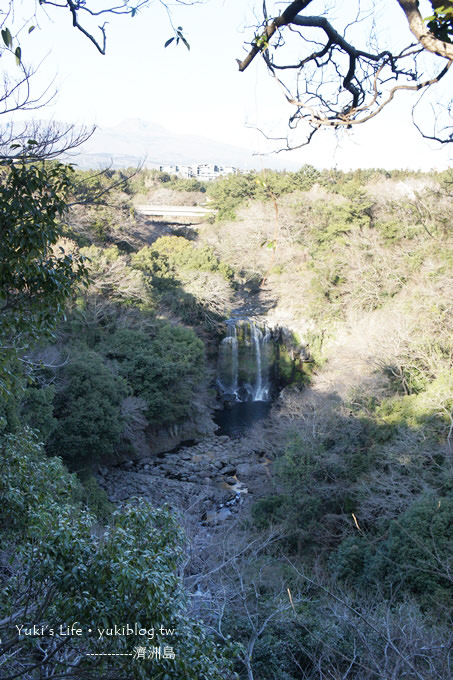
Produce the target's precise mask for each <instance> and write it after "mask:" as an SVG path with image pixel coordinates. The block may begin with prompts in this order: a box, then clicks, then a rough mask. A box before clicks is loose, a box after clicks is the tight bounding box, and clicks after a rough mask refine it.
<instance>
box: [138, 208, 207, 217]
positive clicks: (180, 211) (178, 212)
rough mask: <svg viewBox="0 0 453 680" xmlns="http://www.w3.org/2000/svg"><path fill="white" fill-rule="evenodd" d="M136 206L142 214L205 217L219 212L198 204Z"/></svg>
mask: <svg viewBox="0 0 453 680" xmlns="http://www.w3.org/2000/svg"><path fill="white" fill-rule="evenodd" d="M134 208H135V210H136V211H137V212H138V213H140V214H141V215H150V216H154V217H167V216H168V217H203V216H205V215H215V213H216V212H217V210H214V209H213V208H203V207H201V206H198V205H135V206H134Z"/></svg>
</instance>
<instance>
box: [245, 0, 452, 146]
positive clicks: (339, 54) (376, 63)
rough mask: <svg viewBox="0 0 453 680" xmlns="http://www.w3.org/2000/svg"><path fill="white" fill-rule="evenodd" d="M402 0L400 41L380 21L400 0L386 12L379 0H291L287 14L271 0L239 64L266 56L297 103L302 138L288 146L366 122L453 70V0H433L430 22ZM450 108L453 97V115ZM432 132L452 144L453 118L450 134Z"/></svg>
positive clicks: (412, 2) (293, 124)
mask: <svg viewBox="0 0 453 680" xmlns="http://www.w3.org/2000/svg"><path fill="white" fill-rule="evenodd" d="M396 2H397V3H398V5H399V6H400V8H401V10H402V14H401V26H399V28H401V31H399V33H401V32H404V34H405V35H404V40H405V41H406V43H404V42H401V41H400V40H398V41H395V40H393V41H392V44H390V45H389V46H387V39H386V38H384V37H383V36H384V30H383V28H382V26H380V21H381V20H382V18H383V20H384V21H385V19H386V18H387V20H388V21H389V22H391V21H392V19H391V18H390V16H389V11H390V10H392V7H391V6H390V5H391V4H392V3H393V0H392V2H391V3H387V6H386V7H385V8H384V10H383V11H382V8H381V7H379V11H378V7H377V4H375V3H374V2H360V1H357V2H354V3H346V4H345V3H339V2H324V3H321V2H318V1H317V0H297V1H296V2H290V3H284V4H285V5H286V6H285V9H284V11H283V12H281V13H279V14H276V12H277V9H278V3H274V4H275V5H276V7H275V8H274V7H273V8H272V10H273V12H275V13H268V10H267V5H266V2H265V1H264V3H263V14H264V18H263V20H262V23H261V25H260V26H258V27H257V29H256V32H255V36H254V38H253V39H252V41H251V42H250V43H249V45H250V50H249V52H248V54H247V55H246V57H245V58H244V59H241V60H238V64H239V70H240V71H245V70H246V69H247V68H248V66H249V65H250V64H251V62H252V61H253V59H254V58H255V57H256V56H257V55H261V57H262V58H263V59H264V61H265V63H266V65H267V68H268V71H269V73H270V74H271V76H272V77H273V78H275V80H276V81H277V83H278V85H279V86H280V88H281V89H282V91H283V94H284V96H285V97H286V99H287V101H288V102H289V103H290V104H292V105H293V106H294V107H295V109H294V112H293V114H292V115H291V117H290V119H289V127H290V129H291V130H294V129H296V128H298V132H299V134H300V136H301V138H302V141H301V142H297V143H296V142H292V141H291V140H290V138H289V137H288V138H287V140H286V145H287V147H288V148H295V147H297V146H303V145H304V144H308V143H309V142H310V140H311V139H312V138H313V135H314V134H315V133H316V132H317V131H319V130H320V129H321V128H323V127H332V128H335V129H338V128H350V127H351V126H353V125H357V124H361V123H365V122H366V121H368V120H370V119H371V118H374V117H375V116H376V115H378V114H379V113H380V112H381V111H382V110H383V108H384V107H385V106H387V104H389V103H390V102H391V101H392V100H393V99H394V97H395V96H396V95H397V94H399V93H401V92H403V91H406V92H407V91H411V92H413V93H420V94H422V93H423V92H424V91H426V90H429V89H430V88H431V87H432V86H434V85H435V84H437V83H438V82H439V81H441V80H443V79H444V78H445V77H446V76H447V74H448V72H449V70H450V67H451V64H452V63H453V43H452V33H453V30H452V19H451V14H450V6H451V4H452V3H451V2H447V3H445V2H442V3H439V2H435V1H433V2H431V5H432V8H433V12H434V13H435V14H434V16H433V18H431V21H430V20H429V19H430V18H428V19H426V18H424V17H423V16H422V14H421V10H420V8H419V3H418V1H417V0H396ZM393 4H394V3H393ZM379 5H382V3H379ZM444 6H445V7H444ZM312 7H313V8H315V7H316V10H315V11H316V14H315V15H313V16H309V15H308V14H307V10H308V9H311V8H312ZM387 29H388V26H387ZM407 29H409V30H407ZM410 32H411V33H412V42H410ZM386 33H388V31H386ZM360 43H362V45H360ZM363 43H365V44H363ZM427 57H429V59H428V58H427ZM450 110H451V103H450V104H448V105H447V114H448V113H449V112H450ZM301 127H303V131H301V130H300V128H301ZM426 136H428V137H430V138H431V139H435V140H437V141H439V142H452V141H453V134H452V127H451V123H448V124H447V127H446V129H445V130H444V131H443V134H441V133H440V132H439V133H437V132H434V133H433V134H427V133H426Z"/></svg>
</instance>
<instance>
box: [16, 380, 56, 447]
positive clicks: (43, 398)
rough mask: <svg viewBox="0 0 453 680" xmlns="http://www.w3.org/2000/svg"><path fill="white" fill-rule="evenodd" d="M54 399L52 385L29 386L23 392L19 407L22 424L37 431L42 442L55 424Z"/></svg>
mask: <svg viewBox="0 0 453 680" xmlns="http://www.w3.org/2000/svg"><path fill="white" fill-rule="evenodd" d="M54 397H55V386H54V385H45V386H44V387H33V386H31V387H28V388H27V389H26V391H25V392H24V394H23V399H22V402H21V406H20V410H21V420H22V423H23V424H24V425H28V426H29V427H31V428H32V429H34V430H37V431H38V432H39V434H40V437H41V439H42V441H44V442H46V441H47V440H48V439H49V437H50V435H51V434H52V432H53V431H54V429H55V426H56V423H57V421H56V420H55V418H54V415H53V400H54Z"/></svg>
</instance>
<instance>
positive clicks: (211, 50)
mask: <svg viewBox="0 0 453 680" xmlns="http://www.w3.org/2000/svg"><path fill="white" fill-rule="evenodd" d="M94 1H95V0H94ZM272 4H277V6H278V4H279V3H270V2H269V3H268V7H269V8H271V6H272ZM318 4H319V3H318ZM331 4H333V3H331ZM24 5H25V6H26V5H27V1H26V2H24ZM339 5H342V6H343V7H345V6H347V5H348V3H345V2H344V1H343V2H340V3H338V2H337V3H336V6H337V7H338V6H339ZM253 6H255V7H258V10H259V9H260V8H261V2H260V1H257V2H253V0H208V2H206V3H205V4H199V5H196V6H193V7H181V6H175V7H174V8H173V12H174V21H175V24H176V25H179V24H180V25H182V27H183V28H184V33H185V35H186V36H187V39H188V41H189V43H190V45H191V50H190V52H188V51H187V50H186V48H185V47H184V46H182V45H180V46H179V47H178V48H176V47H175V46H174V45H171V46H169V47H168V48H167V49H164V42H165V40H166V39H167V38H169V37H171V35H172V32H171V28H170V26H169V23H168V18H167V16H166V14H165V11H164V9H163V7H162V6H161V5H160V4H159V3H158V2H154V3H152V4H151V6H150V7H149V8H147V9H143V10H142V11H141V12H140V14H139V15H138V16H137V17H135V18H130V17H121V18H115V17H112V18H111V19H109V25H108V27H107V32H108V47H107V55H106V56H101V55H100V54H98V53H97V52H96V50H95V49H94V47H93V46H92V45H91V44H90V43H89V42H88V41H87V40H86V38H84V36H82V35H81V34H80V33H78V32H77V31H75V30H74V29H72V27H71V20H70V16H69V13H64V12H63V11H62V10H60V11H56V10H53V11H52V10H51V11H49V15H50V16H51V17H53V19H54V21H53V22H51V21H46V20H45V18H43V19H42V20H41V22H40V29H41V30H35V31H33V33H31V34H30V35H29V36H28V35H27V36H26V37H24V38H23V40H22V46H23V53H24V56H25V60H26V59H27V54H30V56H31V57H32V60H33V62H34V63H36V61H37V59H38V58H39V59H41V58H44V57H45V58H44V62H43V64H42V65H41V67H40V73H39V76H38V77H37V78H36V82H37V83H38V82H39V83H42V84H44V83H46V82H48V80H49V78H52V77H55V78H56V80H55V82H56V85H57V86H58V90H59V93H58V96H57V99H56V101H55V103H54V104H53V105H52V106H51V107H49V108H48V109H47V111H46V112H44V111H42V112H40V115H45V116H46V117H53V118H55V119H57V120H65V121H71V122H76V123H84V124H88V125H90V124H91V123H96V124H97V125H98V126H100V127H104V126H110V125H113V124H115V123H118V122H120V121H121V120H123V119H125V118H131V117H134V118H141V119H143V120H146V121H151V122H155V123H159V124H161V125H164V126H165V127H166V128H168V129H169V130H171V131H174V132H178V133H193V134H198V135H202V136H205V137H208V138H212V139H216V140H221V141H224V142H228V143H231V144H236V145H240V146H243V147H245V148H246V149H248V150H251V151H254V152H264V151H266V149H267V147H266V142H265V140H264V138H262V136H261V135H260V134H259V133H257V132H256V131H255V130H253V129H250V128H248V127H247V125H249V126H254V125H258V126H260V127H262V128H264V129H266V130H267V131H268V132H269V133H271V134H272V133H276V134H278V133H279V132H282V131H283V129H284V127H283V125H282V121H283V122H284V121H286V119H287V117H288V114H289V111H290V107H289V105H288V104H286V102H285V101H284V99H283V97H282V95H281V93H280V91H279V89H278V88H277V87H276V85H275V83H273V82H272V81H270V80H269V77H268V76H267V74H266V72H265V69H264V66H263V64H261V63H260V61H259V60H258V59H256V60H255V62H254V63H253V64H252V66H251V67H250V68H249V69H248V70H247V71H246V72H245V73H242V74H241V73H239V72H238V70H237V65H236V62H235V58H237V57H242V56H243V55H244V54H245V52H244V43H245V42H246V41H247V40H250V39H251V37H253V31H251V30H250V29H249V30H247V29H246V28H244V27H246V26H247V24H248V25H250V24H251V23H252V18H253V13H252V11H251V9H252V8H253ZM280 6H282V4H281V3H280ZM378 7H379V10H378V11H379V12H380V13H381V16H384V17H387V13H388V11H390V10H391V11H392V12H395V7H396V2H395V1H394V0H382V1H381V2H379V3H378ZM313 9H315V7H313ZM397 9H398V10H399V8H397ZM399 11H400V10H399ZM388 16H389V17H391V18H392V21H391V22H390V24H392V25H393V27H394V29H395V27H396V26H398V24H397V23H396V22H395V21H394V18H395V17H396V14H393V13H392V14H390V15H388ZM399 26H401V27H404V19H403V21H402V22H401V24H399ZM398 30H401V28H398ZM450 87H451V81H450ZM409 102H410V98H409V97H404V101H403V100H402V101H401V102H400V103H399V104H397V105H396V106H392V107H391V108H389V109H388V110H387V111H386V112H384V113H383V114H382V115H380V116H379V117H378V118H377V119H375V120H374V121H372V122H370V123H368V124H367V125H366V126H363V127H361V126H359V127H357V128H355V129H354V131H353V133H348V134H343V135H341V137H340V139H339V140H338V139H337V138H336V137H335V136H333V134H332V132H330V131H328V130H326V131H325V132H323V133H322V134H320V135H319V137H318V138H317V139H315V141H314V143H313V144H312V145H310V147H308V148H307V147H306V148H304V149H301V150H299V151H294V152H292V154H291V156H290V157H288V158H290V160H291V165H294V163H300V164H303V163H313V164H315V165H317V166H321V167H331V166H334V165H337V166H338V167H342V168H349V167H360V166H361V167H367V166H368V167H369V166H374V167H390V168H392V167H422V168H425V169H429V168H431V167H444V166H445V164H446V163H448V162H449V159H450V158H451V157H452V155H453V150H452V151H451V152H447V151H445V150H443V151H441V152H439V151H434V150H433V149H437V146H436V145H434V146H433V145H429V144H427V143H426V142H424V141H423V140H422V139H421V138H420V137H419V135H418V134H417V133H416V131H415V130H414V129H413V127H412V126H411V123H410V105H409ZM263 164H264V165H265V166H266V167H269V166H271V165H272V157H268V158H266V159H265V160H264V161H263Z"/></svg>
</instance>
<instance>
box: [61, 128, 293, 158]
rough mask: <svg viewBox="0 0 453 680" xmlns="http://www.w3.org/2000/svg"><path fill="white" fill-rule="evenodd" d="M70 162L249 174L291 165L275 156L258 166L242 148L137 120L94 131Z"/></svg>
mask: <svg viewBox="0 0 453 680" xmlns="http://www.w3.org/2000/svg"><path fill="white" fill-rule="evenodd" d="M73 160H74V162H75V163H76V165H78V166H79V167H81V168H96V167H99V166H102V167H105V166H111V167H114V168H120V167H122V168H124V167H131V166H137V165H139V164H144V166H145V167H149V168H152V167H158V166H159V165H192V164H202V163H215V164H217V165H229V166H234V167H237V168H239V169H240V170H252V169H260V168H262V167H263V166H264V167H270V166H272V167H275V168H277V169H283V168H285V167H289V166H291V165H293V164H292V163H288V162H285V161H283V160H281V159H277V157H275V156H274V157H272V162H271V163H270V162H269V160H270V159H269V157H266V159H265V160H264V161H263V162H262V161H261V160H260V157H259V156H254V155H253V154H252V153H251V152H250V151H248V150H247V149H244V148H242V147H239V146H235V145H232V144H226V143H223V142H218V141H215V140H211V139H206V138H205V137H200V136H197V135H181V134H176V133H174V132H171V131H170V130H167V129H166V128H165V127H164V126H162V125H159V124H157V123H152V122H149V121H144V120H141V119H139V118H128V119H126V120H123V121H122V122H121V123H119V124H118V125H114V126H112V127H104V128H97V129H96V131H95V132H94V134H93V136H92V137H91V138H90V139H89V140H88V141H87V142H86V143H85V144H84V145H83V146H82V147H80V149H79V150H78V153H77V155H76V157H75V158H74V159H73Z"/></svg>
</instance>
